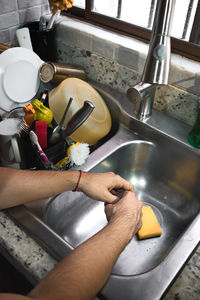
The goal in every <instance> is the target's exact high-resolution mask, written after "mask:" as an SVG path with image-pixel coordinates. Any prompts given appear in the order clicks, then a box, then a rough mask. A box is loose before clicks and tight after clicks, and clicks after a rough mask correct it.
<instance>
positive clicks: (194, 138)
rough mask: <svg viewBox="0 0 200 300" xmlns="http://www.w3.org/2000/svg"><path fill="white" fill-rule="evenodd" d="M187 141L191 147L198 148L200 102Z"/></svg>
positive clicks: (199, 146)
mask: <svg viewBox="0 0 200 300" xmlns="http://www.w3.org/2000/svg"><path fill="white" fill-rule="evenodd" d="M188 141H189V143H190V144H191V145H192V146H194V147H196V148H200V101H199V109H198V115H197V119H196V122H195V124H194V126H193V128H192V130H191V131H190V132H189V134H188Z"/></svg>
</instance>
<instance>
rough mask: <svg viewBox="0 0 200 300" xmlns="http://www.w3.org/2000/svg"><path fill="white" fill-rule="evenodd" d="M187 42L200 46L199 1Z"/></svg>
mask: <svg viewBox="0 0 200 300" xmlns="http://www.w3.org/2000/svg"><path fill="white" fill-rule="evenodd" d="M189 42H191V43H194V44H200V1H198V4H197V8H196V13H195V17H194V22H193V26H192V30H191V33H190V38H189Z"/></svg>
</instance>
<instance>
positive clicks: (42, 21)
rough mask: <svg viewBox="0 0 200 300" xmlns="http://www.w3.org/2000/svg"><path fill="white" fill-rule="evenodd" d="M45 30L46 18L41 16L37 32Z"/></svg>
mask: <svg viewBox="0 0 200 300" xmlns="http://www.w3.org/2000/svg"><path fill="white" fill-rule="evenodd" d="M45 30H47V28H46V18H45V16H41V17H40V21H39V31H45Z"/></svg>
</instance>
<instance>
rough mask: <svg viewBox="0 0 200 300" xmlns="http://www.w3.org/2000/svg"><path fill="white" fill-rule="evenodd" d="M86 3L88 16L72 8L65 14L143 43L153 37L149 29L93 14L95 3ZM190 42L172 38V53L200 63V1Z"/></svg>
mask: <svg viewBox="0 0 200 300" xmlns="http://www.w3.org/2000/svg"><path fill="white" fill-rule="evenodd" d="M85 1H86V2H85V3H86V4H87V14H86V10H84V9H81V8H77V7H72V8H71V9H70V12H68V11H67V12H66V13H65V14H66V15H68V16H70V15H75V16H77V17H80V18H81V19H82V20H84V19H86V20H87V21H89V22H91V23H93V24H99V25H102V26H103V27H109V28H110V30H113V31H117V32H119V31H120V32H123V33H124V34H127V35H131V36H134V37H135V38H137V39H139V40H142V41H143V42H147V43H148V42H149V40H150V36H151V32H150V30H149V29H146V28H142V27H139V26H136V25H133V24H130V23H126V22H123V21H121V20H120V19H117V18H116V19H114V18H110V17H108V16H103V15H100V14H97V13H94V12H92V5H93V3H94V1H93V0H85ZM189 42H190V43H188V42H187V41H185V40H182V39H177V38H173V37H172V52H173V53H177V54H180V55H183V56H185V57H188V58H189V59H192V60H196V61H199V62H200V45H199V44H200V1H198V3H197V8H196V13H195V17H194V22H193V25H192V30H191V34H190V38H189Z"/></svg>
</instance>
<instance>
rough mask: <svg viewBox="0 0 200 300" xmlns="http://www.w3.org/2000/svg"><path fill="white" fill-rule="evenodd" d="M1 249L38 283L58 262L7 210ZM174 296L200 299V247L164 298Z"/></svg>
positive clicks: (0, 217)
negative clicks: (14, 220) (8, 214)
mask: <svg viewBox="0 0 200 300" xmlns="http://www.w3.org/2000/svg"><path fill="white" fill-rule="evenodd" d="M0 252H1V253H2V254H3V255H4V256H5V257H6V258H7V259H8V260H9V261H10V262H11V263H12V264H13V265H14V266H15V267H16V268H17V269H18V270H19V271H20V272H22V273H23V274H24V276H25V277H26V278H27V279H28V280H29V281H30V282H31V283H32V284H34V285H35V284H37V282H38V281H40V280H41V279H42V278H43V277H44V276H45V275H46V274H47V273H48V272H49V271H50V270H51V269H52V268H53V267H54V266H55V264H56V263H57V261H56V260H55V259H54V258H53V257H52V256H51V255H50V254H48V253H47V252H46V251H45V250H44V249H43V248H42V247H41V246H40V245H39V244H38V243H36V242H35V240H34V239H32V238H31V237H30V236H28V235H27V234H26V233H25V232H24V231H23V230H22V229H21V228H20V227H19V226H18V225H16V224H15V223H14V222H13V221H12V220H11V219H10V218H9V217H8V216H7V215H6V214H5V213H4V212H0ZM172 299H175V300H179V299H180V300H182V299H183V300H190V299H192V300H199V299H200V246H199V247H198V248H197V249H196V251H195V252H194V254H193V255H192V257H191V258H190V260H189V261H188V263H187V264H186V265H185V267H184V269H183V270H182V272H181V273H180V275H179V276H178V278H177V279H176V281H175V282H174V284H173V285H172V286H171V288H170V289H169V290H168V292H167V293H166V295H165V296H164V297H163V300H172ZM141 300H142V299H141ZM149 300H156V299H149Z"/></svg>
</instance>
